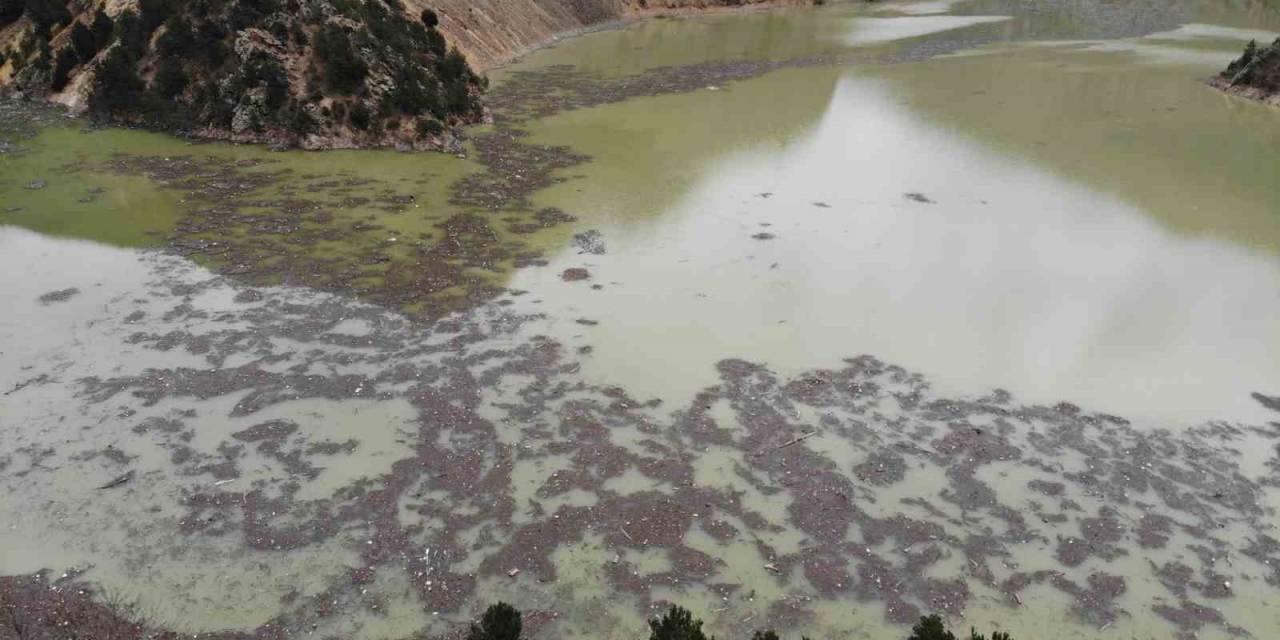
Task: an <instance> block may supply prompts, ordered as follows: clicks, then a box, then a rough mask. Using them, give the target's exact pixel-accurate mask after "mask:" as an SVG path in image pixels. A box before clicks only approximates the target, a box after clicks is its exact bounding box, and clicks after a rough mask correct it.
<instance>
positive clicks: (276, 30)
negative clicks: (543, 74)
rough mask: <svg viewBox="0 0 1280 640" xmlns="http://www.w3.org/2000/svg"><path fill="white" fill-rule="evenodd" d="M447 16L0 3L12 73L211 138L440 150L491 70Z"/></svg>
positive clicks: (117, 113)
mask: <svg viewBox="0 0 1280 640" xmlns="http://www.w3.org/2000/svg"><path fill="white" fill-rule="evenodd" d="M436 23H437V21H436V19H435V17H434V14H431V13H424V12H421V11H415V12H409V11H407V10H406V8H405V7H404V6H403V5H401V4H400V3H399V2H396V1H395V0H392V1H387V0H231V1H225V0H70V1H68V0H0V52H2V55H3V56H4V58H5V60H4V62H3V66H2V67H0V69H2V70H0V84H3V85H5V86H8V87H9V88H12V89H15V90H19V91H23V92H26V93H28V94H32V95H39V96H43V97H48V98H49V99H51V100H54V101H56V102H60V103H62V104H65V105H67V106H68V107H71V108H72V109H73V110H77V111H83V110H87V111H89V112H91V113H93V114H94V115H96V116H98V117H101V118H104V119H107V120H112V121H116V122H123V123H129V124H141V125H146V126H152V127H158V128H164V129H171V130H182V131H188V132H191V133H193V134H195V135H197V136H201V137H208V138H220V139H230V140H239V141H249V142H268V143H288V144H299V145H301V146H305V147H310V148H328V147H352V146H402V147H414V148H432V147H437V148H438V147H441V146H445V145H446V144H447V142H448V140H449V138H450V136H449V134H448V130H449V129H450V128H451V127H454V126H458V125H461V124H465V123H469V122H475V121H478V120H480V119H481V118H482V117H483V109H482V107H481V104H480V101H479V96H480V93H481V89H482V85H483V80H482V79H481V78H480V77H479V76H477V75H476V74H475V73H473V72H472V70H471V68H470V67H469V66H468V64H467V62H466V60H465V58H464V57H463V56H462V54H460V53H458V52H457V51H451V50H450V49H449V47H448V44H447V41H446V40H445V37H444V35H443V34H442V33H441V32H440V31H439V30H438V29H437V28H436Z"/></svg>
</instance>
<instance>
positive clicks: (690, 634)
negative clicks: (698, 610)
mask: <svg viewBox="0 0 1280 640" xmlns="http://www.w3.org/2000/svg"><path fill="white" fill-rule="evenodd" d="M649 640H708V638H707V636H706V635H705V634H703V633H702V621H701V620H698V619H696V618H694V617H693V614H692V613H689V610H688V609H685V608H682V607H677V606H675V605H671V608H670V609H669V610H667V613H666V614H664V615H663V616H662V617H661V618H655V619H653V620H650V621H649ZM711 640H715V639H714V638H712V639H711Z"/></svg>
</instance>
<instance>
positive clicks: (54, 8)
mask: <svg viewBox="0 0 1280 640" xmlns="http://www.w3.org/2000/svg"><path fill="white" fill-rule="evenodd" d="M26 10H27V16H28V17H29V18H31V22H32V23H34V24H35V26H36V32H37V33H41V34H47V33H49V27H52V26H53V25H55V24H66V23H68V22H70V21H71V12H69V11H67V5H66V2H64V1H63V0H26Z"/></svg>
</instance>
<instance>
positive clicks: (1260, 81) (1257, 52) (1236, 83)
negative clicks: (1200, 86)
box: [1210, 38, 1280, 105]
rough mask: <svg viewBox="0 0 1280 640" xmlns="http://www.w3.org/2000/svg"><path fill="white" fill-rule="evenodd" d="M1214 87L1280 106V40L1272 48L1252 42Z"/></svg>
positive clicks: (1216, 78)
mask: <svg viewBox="0 0 1280 640" xmlns="http://www.w3.org/2000/svg"><path fill="white" fill-rule="evenodd" d="M1210 83H1211V84H1213V85H1214V86H1216V87H1218V88H1220V89H1222V90H1224V91H1228V92H1230V93H1235V94H1239V95H1243V96H1247V97H1250V98H1254V99H1257V100H1262V101H1265V102H1270V103H1272V104H1276V105H1280V38H1276V41H1275V42H1273V43H1271V45H1270V46H1268V47H1259V46H1258V43H1257V42H1255V41H1251V42H1249V45H1248V46H1247V47H1245V50H1244V54H1243V55H1241V56H1240V57H1239V58H1236V59H1235V60H1234V61H1232V62H1231V64H1230V65H1228V66H1227V69H1226V70H1225V71H1223V72H1222V73H1220V74H1218V76H1217V77H1215V78H1213V79H1212V80H1211V81H1210Z"/></svg>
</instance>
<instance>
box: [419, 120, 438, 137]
mask: <svg viewBox="0 0 1280 640" xmlns="http://www.w3.org/2000/svg"><path fill="white" fill-rule="evenodd" d="M442 133H444V125H443V124H440V121H439V120H436V119H434V118H431V119H427V120H420V121H419V122H418V137H419V138H426V137H427V136H438V135H440V134H442Z"/></svg>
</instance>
